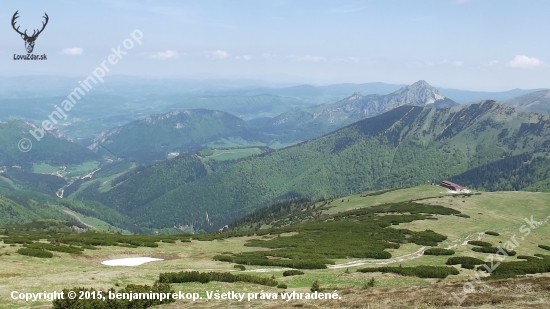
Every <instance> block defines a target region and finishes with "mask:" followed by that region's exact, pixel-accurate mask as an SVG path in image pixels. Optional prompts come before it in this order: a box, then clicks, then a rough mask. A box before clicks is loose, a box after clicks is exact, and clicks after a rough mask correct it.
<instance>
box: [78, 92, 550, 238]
mask: <svg viewBox="0 0 550 309" xmlns="http://www.w3.org/2000/svg"><path fill="white" fill-rule="evenodd" d="M549 128H550V120H549V119H548V117H546V116H542V115H538V114H530V113H524V112H518V111H516V110H515V109H513V108H511V107H508V106H505V105H502V104H498V103H496V102H494V101H483V102H478V103H475V104H471V105H465V106H457V107H454V108H447V109H432V108H422V107H411V106H403V107H399V108H396V109H394V110H392V111H390V112H387V113H384V114H382V115H379V116H377V117H373V118H369V119H365V120H362V121H359V122H357V123H354V124H352V125H350V126H348V127H345V128H343V129H341V130H338V131H336V132H334V133H331V134H329V135H326V136H323V137H321V138H318V139H315V140H311V141H308V142H305V143H301V144H299V145H296V146H293V147H289V148H285V149H282V150H279V151H276V152H272V153H268V154H263V155H259V156H255V157H251V158H248V159H246V160H243V161H240V162H237V163H235V164H233V165H228V166H225V167H222V168H220V169H218V170H216V171H214V172H212V173H210V174H209V175H206V176H204V177H196V178H195V181H191V182H186V183H185V184H181V185H179V186H178V187H174V188H173V189H172V190H170V191H167V192H166V193H165V194H163V195H160V196H155V198H154V199H149V200H148V201H146V202H144V201H142V203H129V204H128V205H131V206H132V207H131V208H121V209H120V211H121V212H123V213H125V214H127V215H129V216H131V217H133V218H134V219H135V220H136V222H138V223H139V224H142V225H145V226H155V227H164V226H172V225H173V224H174V223H177V224H193V225H195V226H201V227H204V228H205V229H208V228H210V229H214V228H219V227H221V226H223V225H224V224H226V223H229V222H230V221H232V220H233V219H236V218H239V217H241V216H243V215H245V214H246V213H249V212H251V211H253V210H254V209H257V208H258V207H262V206H267V205H269V204H271V203H273V202H274V201H277V200H278V199H282V198H287V197H289V196H293V197H308V198H323V197H324V198H328V197H334V196H338V195H343V194H349V193H350V192H354V191H359V190H372V189H383V188H384V189H385V188H395V187H402V186H412V185H418V184H422V183H428V182H431V181H433V180H436V181H438V180H441V179H444V178H449V177H452V176H455V175H459V174H462V173H465V172H466V171H468V170H471V169H473V168H478V167H482V166H484V165H487V164H489V163H492V162H496V161H499V160H501V159H502V158H503V157H508V156H517V155H520V154H523V153H544V151H545V149H546V147H547V146H548V143H547V142H546V141H547V140H548V138H549V136H550V130H549ZM162 164H166V163H162ZM167 181H168V180H167ZM136 185H137V184H136ZM135 190H137V191H140V190H141V191H143V192H148V191H149V190H151V189H150V187H149V186H141V187H139V189H137V188H135ZM152 191H155V190H152ZM143 194H148V193H143ZM127 196H129V194H124V195H123V196H122V197H116V198H123V199H124V198H127ZM151 196H153V195H151ZM85 198H90V199H97V198H98V197H97V196H94V194H89V195H87V196H86V197H85ZM116 198H115V197H113V198H112V200H115V199H116ZM104 202H105V203H106V204H107V205H111V206H115V204H113V203H111V202H109V200H104ZM117 205H122V204H121V203H117ZM117 207H118V206H117Z"/></svg>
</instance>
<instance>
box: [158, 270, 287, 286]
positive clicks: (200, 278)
mask: <svg viewBox="0 0 550 309" xmlns="http://www.w3.org/2000/svg"><path fill="white" fill-rule="evenodd" d="M210 281H219V282H249V283H254V284H260V285H266V286H277V285H278V284H279V283H278V282H277V281H275V279H273V278H265V277H258V276H252V275H248V274H236V275H234V274H232V273H229V272H225V273H221V272H208V273H200V272H198V271H185V272H184V271H181V272H179V273H161V274H160V275H159V282H162V283H185V282H200V283H208V282H210Z"/></svg>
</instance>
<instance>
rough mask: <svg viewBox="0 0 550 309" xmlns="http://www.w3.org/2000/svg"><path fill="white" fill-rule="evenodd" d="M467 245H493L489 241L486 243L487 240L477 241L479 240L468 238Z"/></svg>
mask: <svg viewBox="0 0 550 309" xmlns="http://www.w3.org/2000/svg"><path fill="white" fill-rule="evenodd" d="M468 245H472V246H478V247H492V246H493V245H492V244H491V243H488V242H485V241H479V240H470V241H469V242H468Z"/></svg>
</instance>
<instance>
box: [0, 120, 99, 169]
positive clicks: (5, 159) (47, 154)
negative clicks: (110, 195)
mask: <svg viewBox="0 0 550 309" xmlns="http://www.w3.org/2000/svg"><path fill="white" fill-rule="evenodd" d="M35 129H36V127H34V126H31V125H30V124H28V123H25V122H23V121H20V120H10V121H7V122H0V145H2V147H0V167H2V166H11V165H20V166H21V167H22V168H23V169H25V168H27V169H30V168H31V166H32V164H33V163H40V162H46V163H49V164H52V165H68V164H79V163H83V162H86V161H89V160H96V159H98V158H99V156H98V155H97V154H95V153H93V152H92V151H90V150H89V149H87V148H86V147H83V146H81V145H79V144H76V143H72V142H70V141H68V140H66V139H63V138H60V137H57V136H54V135H53V134H52V132H53V133H56V131H52V132H50V133H48V132H46V133H45V134H44V137H43V138H41V139H40V141H37V140H36V139H35V138H34V137H33V136H32V135H31V134H30V133H29V130H35ZM37 134H38V133H37ZM39 137H40V136H39ZM22 138H27V139H29V140H30V141H31V143H32V148H31V149H30V150H29V151H27V152H22V151H21V150H19V148H18V141H20V140H21V139H22ZM24 146H25V147H27V145H24Z"/></svg>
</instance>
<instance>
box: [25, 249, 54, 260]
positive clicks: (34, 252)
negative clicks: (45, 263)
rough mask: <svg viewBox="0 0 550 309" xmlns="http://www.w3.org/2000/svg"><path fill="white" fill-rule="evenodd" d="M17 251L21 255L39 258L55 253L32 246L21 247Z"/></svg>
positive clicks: (48, 256)
mask: <svg viewBox="0 0 550 309" xmlns="http://www.w3.org/2000/svg"><path fill="white" fill-rule="evenodd" d="M17 253H19V254H21V255H27V256H34V257H37V258H52V257H53V253H51V252H49V251H46V250H44V249H32V248H21V249H18V250H17Z"/></svg>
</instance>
